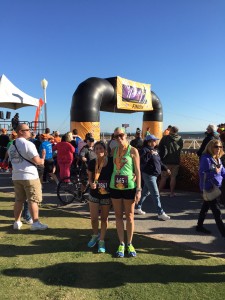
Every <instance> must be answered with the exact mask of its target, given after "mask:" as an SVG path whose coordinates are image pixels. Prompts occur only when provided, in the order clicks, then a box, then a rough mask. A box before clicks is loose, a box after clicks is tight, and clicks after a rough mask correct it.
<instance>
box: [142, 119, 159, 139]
mask: <svg viewBox="0 0 225 300" xmlns="http://www.w3.org/2000/svg"><path fill="white" fill-rule="evenodd" d="M148 127H150V133H151V134H154V135H155V136H156V137H157V138H158V139H161V138H162V135H163V131H162V130H163V123H162V122H159V121H144V122H143V124H142V134H143V138H144V137H145V134H146V131H147V128H148Z"/></svg>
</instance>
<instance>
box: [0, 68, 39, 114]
mask: <svg viewBox="0 0 225 300" xmlns="http://www.w3.org/2000/svg"><path fill="white" fill-rule="evenodd" d="M38 105H39V99H37V98H33V97H31V96H29V95H27V94H25V93H24V92H22V91H21V90H19V89H18V88H17V87H16V86H15V85H13V84H12V82H11V81H9V80H8V78H7V77H6V76H5V75H4V74H3V75H2V76H1V77H0V107H5V108H9V109H18V108H21V107H24V106H38Z"/></svg>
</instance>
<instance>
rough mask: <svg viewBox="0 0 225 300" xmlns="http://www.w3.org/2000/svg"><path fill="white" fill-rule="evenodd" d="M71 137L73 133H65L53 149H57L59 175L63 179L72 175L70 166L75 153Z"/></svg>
mask: <svg viewBox="0 0 225 300" xmlns="http://www.w3.org/2000/svg"><path fill="white" fill-rule="evenodd" d="M71 139H72V137H71V134H69V133H66V134H64V135H63V136H62V139H61V142H59V143H57V144H56V145H54V146H53V149H52V150H53V151H57V164H58V166H59V177H60V179H61V180H62V179H64V178H66V177H70V167H71V164H72V162H73V154H74V147H73V146H72V145H71V144H70V142H71ZM67 180H68V179H67Z"/></svg>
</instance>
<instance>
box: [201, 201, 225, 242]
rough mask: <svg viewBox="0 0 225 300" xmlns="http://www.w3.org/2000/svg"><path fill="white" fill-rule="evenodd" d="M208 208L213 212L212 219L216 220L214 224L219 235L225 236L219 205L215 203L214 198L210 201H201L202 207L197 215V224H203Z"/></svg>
mask: <svg viewBox="0 0 225 300" xmlns="http://www.w3.org/2000/svg"><path fill="white" fill-rule="evenodd" d="M209 208H210V209H211V211H212V213H213V216H214V219H215V221H216V225H217V227H218V229H219V231H220V233H221V235H222V236H223V237H225V226H224V223H223V221H222V217H221V211H220V208H219V205H218V203H217V199H214V200H212V201H203V204H202V208H201V211H200V213H199V216H198V226H202V225H203V223H204V220H205V217H206V214H207V212H208V210H209Z"/></svg>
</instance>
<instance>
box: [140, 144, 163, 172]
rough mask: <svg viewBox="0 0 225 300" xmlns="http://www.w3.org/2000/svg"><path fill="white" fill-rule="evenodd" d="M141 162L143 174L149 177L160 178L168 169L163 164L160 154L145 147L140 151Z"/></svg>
mask: <svg viewBox="0 0 225 300" xmlns="http://www.w3.org/2000/svg"><path fill="white" fill-rule="evenodd" d="M140 161H141V163H140V165H141V172H144V173H146V174H148V175H152V176H159V175H160V174H161V171H162V170H163V171H166V170H167V167H166V166H165V165H164V164H163V163H162V161H161V159H160V156H159V154H158V152H157V151H156V149H154V148H151V147H148V146H146V147H143V148H142V149H141V150H140Z"/></svg>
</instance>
